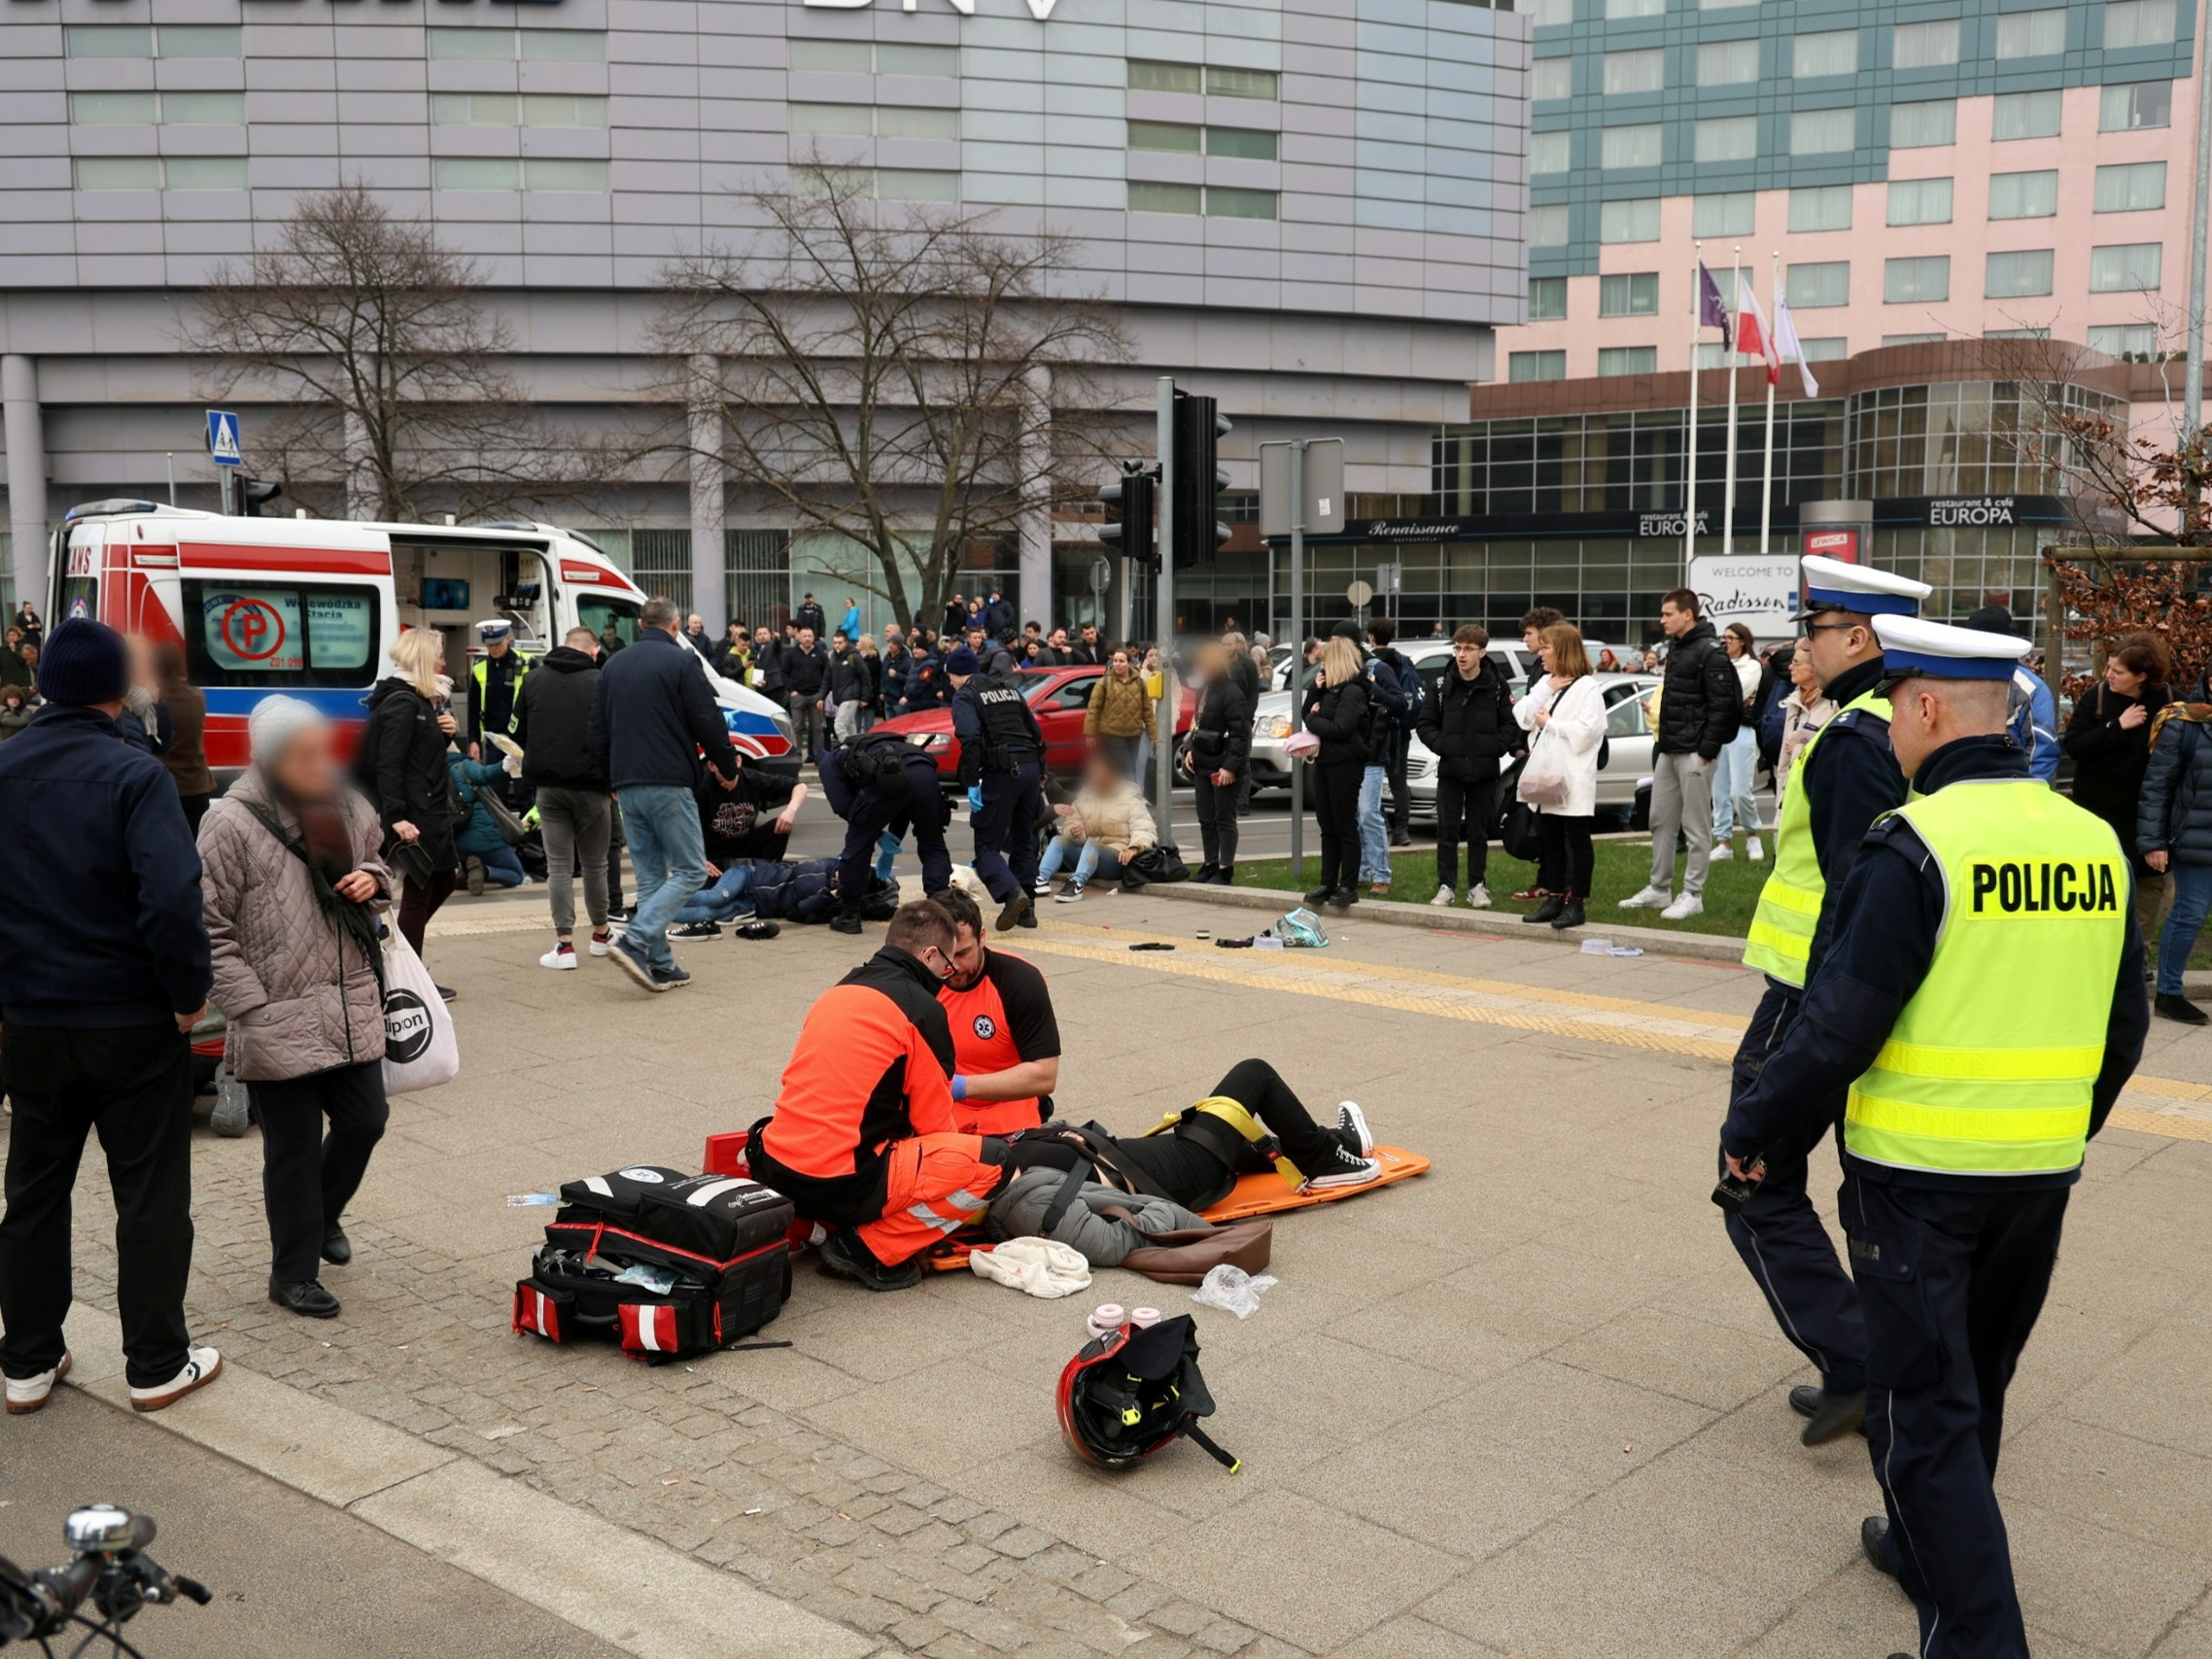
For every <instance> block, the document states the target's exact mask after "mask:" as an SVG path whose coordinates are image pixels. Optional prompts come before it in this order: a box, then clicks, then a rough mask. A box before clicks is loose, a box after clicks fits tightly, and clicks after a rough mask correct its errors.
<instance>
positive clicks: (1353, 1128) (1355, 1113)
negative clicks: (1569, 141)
mask: <svg viewBox="0 0 2212 1659" xmlns="http://www.w3.org/2000/svg"><path fill="white" fill-rule="evenodd" d="M1336 1138H1337V1139H1338V1140H1340V1141H1342V1142H1343V1143H1344V1147H1345V1150H1346V1151H1347V1152H1349V1153H1351V1154H1352V1155H1353V1156H1354V1157H1355V1158H1366V1157H1368V1156H1370V1155H1371V1154H1372V1153H1373V1152H1374V1150H1375V1136H1374V1131H1373V1130H1372V1129H1370V1128H1368V1127H1367V1115H1366V1114H1365V1112H1363V1111H1361V1110H1360V1103H1359V1102H1358V1101H1356V1100H1345V1101H1340V1102H1338V1104H1337V1107H1336Z"/></svg>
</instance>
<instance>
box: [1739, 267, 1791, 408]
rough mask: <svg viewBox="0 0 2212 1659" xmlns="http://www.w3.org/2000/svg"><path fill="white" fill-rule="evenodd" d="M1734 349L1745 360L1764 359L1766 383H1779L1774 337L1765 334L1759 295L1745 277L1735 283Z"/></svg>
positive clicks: (1779, 367)
mask: <svg viewBox="0 0 2212 1659" xmlns="http://www.w3.org/2000/svg"><path fill="white" fill-rule="evenodd" d="M1736 349H1737V350H1738V351H1739V352H1742V353H1743V354H1744V355H1745V357H1753V356H1756V357H1763V358H1765V359H1766V360H1767V384H1768V385H1769V386H1780V384H1781V359H1780V357H1778V356H1776V355H1775V341H1774V336H1773V335H1772V334H1770V333H1768V332H1767V314H1766V313H1765V312H1764V311H1761V310H1760V309H1759V296H1758V294H1757V293H1756V292H1755V291H1754V290H1753V289H1752V287H1751V284H1750V281H1749V279H1748V278H1741V279H1739V280H1738V282H1737V284H1736Z"/></svg>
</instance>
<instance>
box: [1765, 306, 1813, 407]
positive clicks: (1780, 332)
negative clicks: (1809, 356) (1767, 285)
mask: <svg viewBox="0 0 2212 1659" xmlns="http://www.w3.org/2000/svg"><path fill="white" fill-rule="evenodd" d="M1775 349H1776V351H1777V352H1779V353H1780V356H1781V360H1782V362H1784V363H1796V364H1797V373H1798V378H1799V379H1801V380H1803V381H1804V382H1805V395H1806V397H1819V396H1820V383H1819V382H1818V381H1817V380H1815V379H1814V378H1813V365H1812V364H1811V363H1807V362H1806V361H1805V342H1804V341H1802V340H1800V339H1799V338H1798V337H1797V320H1796V319H1795V318H1793V317H1792V316H1790V314H1789V301H1788V300H1786V299H1784V298H1783V297H1782V296H1781V295H1780V294H1777V295H1775Z"/></svg>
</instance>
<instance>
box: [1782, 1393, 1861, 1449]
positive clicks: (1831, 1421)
mask: <svg viewBox="0 0 2212 1659" xmlns="http://www.w3.org/2000/svg"><path fill="white" fill-rule="evenodd" d="M1800 1395H1806V1396H1810V1397H1811V1398H1810V1399H1808V1400H1799V1398H1798V1397H1799V1396H1800ZM1789 1408H1790V1409H1791V1410H1792V1411H1794V1412H1796V1413H1797V1414H1798V1415H1799V1416H1801V1417H1810V1418H1811V1419H1812V1421H1811V1422H1810V1423H1808V1424H1806V1425H1805V1433H1804V1434H1801V1435H1799V1436H1798V1438H1799V1439H1800V1440H1801V1441H1802V1442H1803V1443H1804V1444H1806V1445H1808V1446H1824V1445H1826V1444H1827V1443H1828V1442H1829V1441H1830V1440H1840V1439H1842V1438H1843V1437H1844V1436H1845V1435H1846V1434H1849V1433H1851V1431H1853V1430H1854V1429H1855V1430H1857V1431H1858V1433H1860V1434H1865V1433H1866V1392H1865V1391H1864V1390H1863V1389H1862V1390H1860V1391H1859V1392H1858V1393H1856V1394H1830V1393H1829V1392H1828V1391H1827V1390H1826V1389H1821V1388H1815V1387H1813V1386H1812V1385H1811V1384H1810V1383H1808V1384H1805V1385H1802V1386H1800V1387H1798V1388H1793V1389H1791V1390H1790V1391H1789Z"/></svg>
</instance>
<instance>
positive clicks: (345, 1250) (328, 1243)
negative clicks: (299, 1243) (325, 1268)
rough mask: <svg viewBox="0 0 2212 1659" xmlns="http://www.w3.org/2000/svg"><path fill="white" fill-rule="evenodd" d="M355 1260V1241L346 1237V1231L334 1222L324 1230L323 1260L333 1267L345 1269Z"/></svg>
mask: <svg viewBox="0 0 2212 1659" xmlns="http://www.w3.org/2000/svg"><path fill="white" fill-rule="evenodd" d="M353 1259H354V1241H353V1240H352V1239H350V1238H348V1237H347V1236H346V1229H345V1228H344V1227H340V1226H339V1225H338V1224H337V1223H336V1222H332V1223H331V1224H330V1225H329V1226H328V1227H325V1228H324V1229H323V1260H324V1261H326V1262H329V1264H330V1265H331V1266H333V1267H343V1266H345V1265H346V1264H347V1263H348V1262H352V1261H353Z"/></svg>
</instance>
